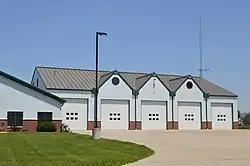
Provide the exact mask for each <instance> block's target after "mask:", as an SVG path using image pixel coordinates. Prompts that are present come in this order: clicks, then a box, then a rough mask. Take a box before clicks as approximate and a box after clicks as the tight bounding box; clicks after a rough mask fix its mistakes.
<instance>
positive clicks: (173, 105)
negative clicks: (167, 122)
mask: <svg viewBox="0 0 250 166" xmlns="http://www.w3.org/2000/svg"><path fill="white" fill-rule="evenodd" d="M171 97H172V128H173V130H174V96H171Z"/></svg>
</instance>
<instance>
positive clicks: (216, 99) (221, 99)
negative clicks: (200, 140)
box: [207, 96, 238, 122]
mask: <svg viewBox="0 0 250 166" xmlns="http://www.w3.org/2000/svg"><path fill="white" fill-rule="evenodd" d="M211 103H232V104H233V121H234V122H238V100H237V98H236V97H213V96H210V97H209V98H208V104H207V110H208V121H212V118H211V117H212V112H211V110H212V109H211Z"/></svg>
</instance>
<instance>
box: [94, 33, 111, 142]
mask: <svg viewBox="0 0 250 166" xmlns="http://www.w3.org/2000/svg"><path fill="white" fill-rule="evenodd" d="M99 36H107V33H105V32H96V40H95V42H96V46H95V53H96V54H95V60H96V61H95V91H94V92H95V104H94V129H93V130H92V137H93V139H100V128H98V122H97V121H98V119H97V108H98V105H97V104H98V102H97V101H98V91H99V90H98V62H99V60H98V38H99Z"/></svg>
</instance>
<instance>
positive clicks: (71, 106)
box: [62, 99, 88, 131]
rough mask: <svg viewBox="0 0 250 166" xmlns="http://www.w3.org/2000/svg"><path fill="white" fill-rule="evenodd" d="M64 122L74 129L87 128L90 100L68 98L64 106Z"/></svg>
mask: <svg viewBox="0 0 250 166" xmlns="http://www.w3.org/2000/svg"><path fill="white" fill-rule="evenodd" d="M62 117H63V120H62V122H63V123H66V124H67V125H68V126H69V128H70V129H71V130H73V131H77V130H87V123H88V118H87V117H88V100H87V99H66V103H65V104H64V105H63V107H62Z"/></svg>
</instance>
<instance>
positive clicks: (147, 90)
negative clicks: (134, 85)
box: [137, 77, 172, 121]
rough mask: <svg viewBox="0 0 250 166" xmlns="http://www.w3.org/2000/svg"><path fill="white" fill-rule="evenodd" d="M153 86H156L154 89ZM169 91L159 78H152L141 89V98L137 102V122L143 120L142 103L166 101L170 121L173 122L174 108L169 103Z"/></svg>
mask: <svg viewBox="0 0 250 166" xmlns="http://www.w3.org/2000/svg"><path fill="white" fill-rule="evenodd" d="M153 84H155V86H154V87H153ZM169 98H170V97H169V91H168V89H167V88H166V87H165V86H164V85H163V84H162V83H161V82H160V81H159V80H158V78H157V77H152V78H150V79H149V80H148V82H147V83H146V84H145V85H144V86H143V87H142V88H141V89H140V91H139V96H138V100H137V120H138V121H141V120H142V110H141V108H142V107H141V101H142V100H147V101H166V102H167V103H168V106H167V107H168V108H167V110H168V120H169V121H171V120H172V118H171V117H172V107H171V104H172V103H171V102H170V101H169Z"/></svg>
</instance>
